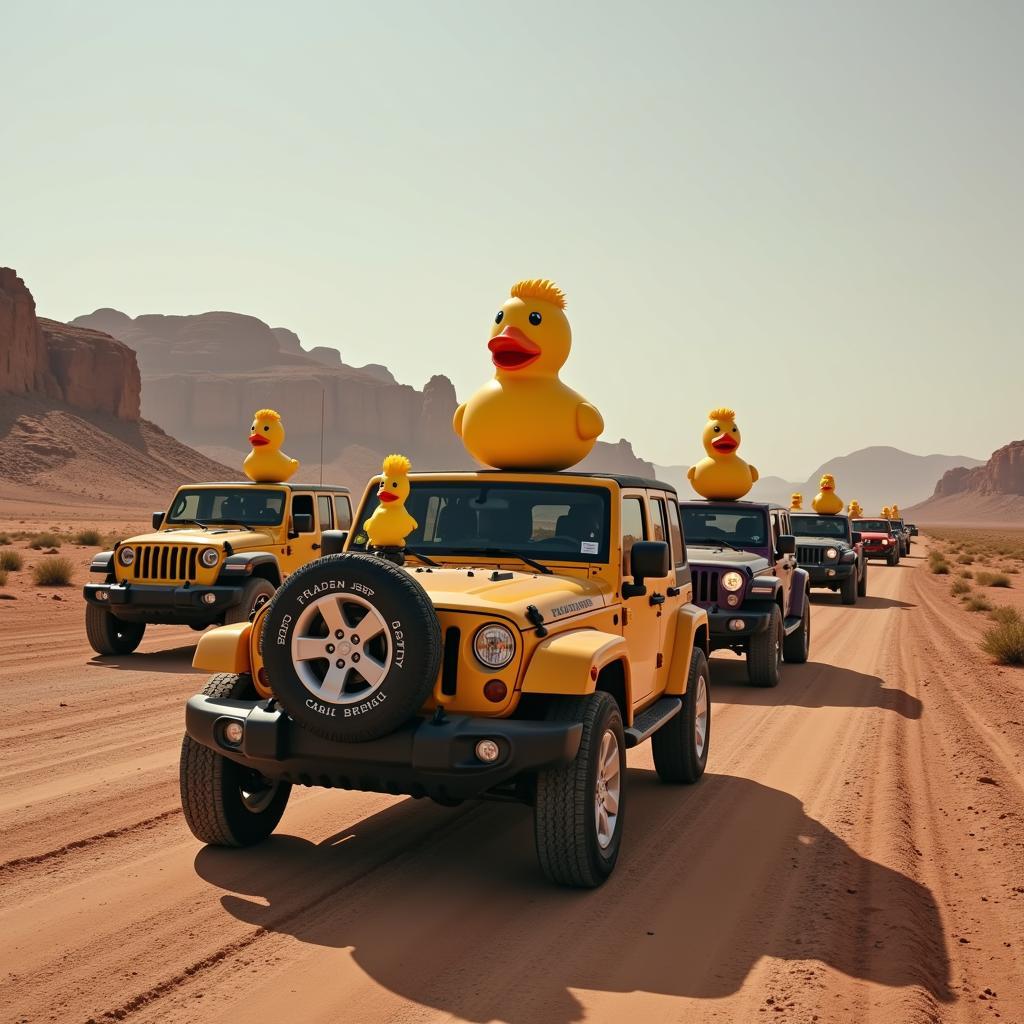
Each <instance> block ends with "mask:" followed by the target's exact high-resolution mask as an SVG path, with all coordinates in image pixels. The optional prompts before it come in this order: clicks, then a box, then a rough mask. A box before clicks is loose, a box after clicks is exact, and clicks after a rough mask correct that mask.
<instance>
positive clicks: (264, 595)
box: [224, 576, 277, 626]
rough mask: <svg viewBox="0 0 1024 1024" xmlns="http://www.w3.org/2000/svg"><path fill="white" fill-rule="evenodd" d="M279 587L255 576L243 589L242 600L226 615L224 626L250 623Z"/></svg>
mask: <svg viewBox="0 0 1024 1024" xmlns="http://www.w3.org/2000/svg"><path fill="white" fill-rule="evenodd" d="M275 590H277V587H275V586H274V584H273V583H271V582H270V580H265V579H263V578H262V577H261V576H254V577H253V578H252V579H251V580H249V581H248V582H247V583H246V584H245V586H244V587H243V588H242V600H241V601H239V602H238V604H236V605H235V606H234V607H233V608H229V609H228V610H227V611H226V612H225V613H224V625H226V626H227V625H231V624H232V623H235V622H248V621H249V620H250V619H251V618H252V617H253V615H255V614H256V612H258V611H259V610H260V609H261V608H262V607H263V606H264V605H265V604H266V603H267V602H268V601H269V600H270V599H271V598H272V597H273V596H274V591H275Z"/></svg>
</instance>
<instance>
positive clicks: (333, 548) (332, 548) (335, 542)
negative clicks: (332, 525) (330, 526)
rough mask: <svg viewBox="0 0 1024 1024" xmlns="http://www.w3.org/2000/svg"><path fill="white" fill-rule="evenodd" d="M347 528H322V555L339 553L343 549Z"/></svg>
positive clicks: (346, 538) (346, 537)
mask: <svg viewBox="0 0 1024 1024" xmlns="http://www.w3.org/2000/svg"><path fill="white" fill-rule="evenodd" d="M347 540H348V530H324V532H323V534H322V536H321V538H320V553H321V554H322V555H340V554H341V553H342V552H343V551H344V550H345V542H346V541H347Z"/></svg>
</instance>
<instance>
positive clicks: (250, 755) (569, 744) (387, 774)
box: [185, 694, 583, 800]
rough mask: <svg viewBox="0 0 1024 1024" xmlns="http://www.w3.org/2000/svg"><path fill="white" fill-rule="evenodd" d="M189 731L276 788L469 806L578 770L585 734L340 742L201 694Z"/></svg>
mask: <svg viewBox="0 0 1024 1024" xmlns="http://www.w3.org/2000/svg"><path fill="white" fill-rule="evenodd" d="M229 720H233V721H238V722H241V723H242V725H243V729H244V731H243V736H242V742H241V744H240V746H238V747H231V746H229V745H228V744H227V743H226V742H225V741H224V740H223V727H224V725H225V724H226V723H227V721H229ZM185 731H186V732H187V733H188V735H189V736H191V737H192V739H193V740H195V741H196V742H197V743H201V744H202V745H203V746H205V747H209V748H210V749H211V750H215V751H216V752H217V753H218V754H221V755H223V756H224V757H227V758H229V759H230V760H232V761H237V762H238V763H239V764H243V765H245V766H246V767H249V768H253V769H255V770H256V771H258V772H259V773H260V774H261V775H263V776H265V777H266V778H268V779H282V780H284V781H286V782H292V783H295V784H297V785H302V786H324V787H327V788H328V789H330V788H334V787H336V788H339V789H357V790H362V791H364V792H370V793H393V794H400V793H407V794H409V795H411V796H432V797H436V798H440V799H455V800H463V799H468V798H471V797H476V796H480V795H481V794H483V793H485V792H486V791H487V790H490V789H494V788H495V787H496V786H500V785H501V784H502V783H506V782H509V781H511V780H512V779H514V778H516V777H517V776H519V775H521V774H523V773H524V772H530V771H534V770H536V769H538V768H546V767H550V766H552V765H560V764H568V763H569V762H570V761H572V759H573V758H574V757H575V756H576V752H577V750H579V745H580V738H581V737H582V735H583V726H582V724H581V723H579V722H539V721H526V720H523V719H500V718H499V719H495V718H470V717H468V716H466V715H451V716H449V717H447V718H445V719H444V720H443V721H441V722H435V721H434V720H432V719H430V720H428V719H420V718H418V719H414V720H413V721H411V722H409V723H408V724H407V725H405V726H403V727H402V728H401V729H398V730H396V731H395V732H393V733H391V734H389V735H388V736H384V737H381V738H380V739H377V740H369V741H367V742H365V743H340V742H334V741H332V740H327V739H322V738H321V737H319V736H315V735H314V734H313V733H311V732H309V731H308V730H306V729H303V728H301V727H300V726H298V725H296V724H295V722H293V721H292V720H291V719H290V718H289V717H288V715H287V714H285V713H284V712H283V711H282V710H280V708H278V707H276V706H273V707H272V706H271V702H268V701H251V700H226V699H221V698H214V697H207V696H205V695H203V694H197V695H196V696H195V697H193V698H192V699H191V700H189V702H188V704H187V705H186V707H185ZM482 739H492V740H496V741H497V743H498V745H499V747H500V748H501V757H500V758H499V760H498V761H496V762H495V763H493V764H485V763H484V762H482V761H479V760H478V759H477V757H476V755H475V753H474V748H475V747H476V744H477V742H478V741H479V740H482Z"/></svg>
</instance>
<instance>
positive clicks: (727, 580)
mask: <svg viewBox="0 0 1024 1024" xmlns="http://www.w3.org/2000/svg"><path fill="white" fill-rule="evenodd" d="M742 586H743V577H742V576H741V575H740V574H739V573H738V572H727V573H725V575H724V576H722V587H723V588H724V589H725V590H739V589H740V588H741V587H742Z"/></svg>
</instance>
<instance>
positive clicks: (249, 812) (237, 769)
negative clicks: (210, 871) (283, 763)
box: [178, 673, 292, 846]
mask: <svg viewBox="0 0 1024 1024" xmlns="http://www.w3.org/2000/svg"><path fill="white" fill-rule="evenodd" d="M203 693H204V694H206V696H207V697H220V698H227V699H230V700H247V699H248V700H251V699H253V698H255V697H256V690H255V689H254V688H253V685H252V680H251V679H250V678H249V676H245V675H243V676H239V675H231V674H229V673H223V674H220V675H215V676H212V677H211V678H210V681H209V682H208V683H207V684H206V687H205V688H204V689H203ZM178 780H179V785H180V788H181V809H182V810H183V811H184V812H185V822H186V824H187V825H188V827H189V828H190V829H191V830H192V835H194V836H195V837H196V839H198V840H199V841H200V842H203V843H208V844H209V845H211V846H252V845H253V844H254V843H258V842H260V841H261V840H263V839H266V838H267V836H269V835H270V834H271V832H273V831H274V829H275V828H277V823H278V822H279V821H280V820H281V815H282V814H284V809H285V807H286V806H287V805H288V797H289V796H291V791H292V787H291V783H290V782H270V781H269V780H267V779H264V778H263V777H262V776H261V775H260V774H259V773H258V772H254V771H253V770H252V769H250V768H245V767H243V766H242V765H240V764H238V763H237V762H235V761H231V760H229V759H228V758H226V757H222V756H221V755H220V754H218V753H216V752H215V751H213V750H211V749H210V748H209V747H204V746H203V745H202V744H201V743H196V741H195V740H193V739H192V737H191V736H186V737H185V738H184V740H183V741H182V744H181V761H180V763H179V768H178Z"/></svg>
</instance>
